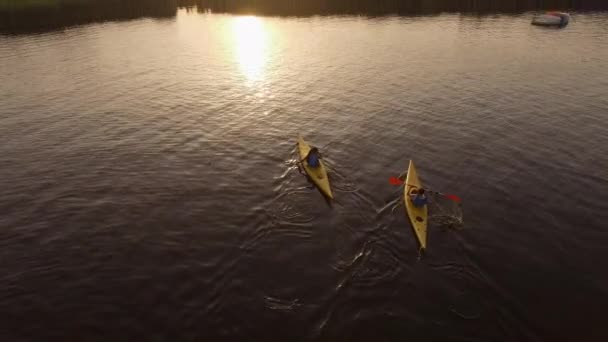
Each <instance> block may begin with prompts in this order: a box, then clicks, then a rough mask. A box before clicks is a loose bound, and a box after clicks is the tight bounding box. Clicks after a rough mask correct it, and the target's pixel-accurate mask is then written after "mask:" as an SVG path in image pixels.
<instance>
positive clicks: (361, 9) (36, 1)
mask: <svg viewBox="0 0 608 342" xmlns="http://www.w3.org/2000/svg"><path fill="white" fill-rule="evenodd" d="M178 8H194V9H195V10H197V11H199V12H205V13H206V12H211V13H229V14H250V15H270V16H301V17H307V16H314V15H366V16H384V15H432V14H439V13H444V12H450V13H478V14H489V13H525V12H530V11H541V10H564V11H601V10H608V1H604V0H576V1H574V0H544V1H537V0H521V1H517V2H515V1H513V0H475V1H469V0H0V33H4V34H13V33H16V34H19V33H29V32H44V31H51V30H58V29H62V28H65V27H70V26H75V25H83V24H88V23H94V22H106V21H120V20H131V19H136V18H144V17H147V18H171V17H174V16H175V15H176V13H177V9H178Z"/></svg>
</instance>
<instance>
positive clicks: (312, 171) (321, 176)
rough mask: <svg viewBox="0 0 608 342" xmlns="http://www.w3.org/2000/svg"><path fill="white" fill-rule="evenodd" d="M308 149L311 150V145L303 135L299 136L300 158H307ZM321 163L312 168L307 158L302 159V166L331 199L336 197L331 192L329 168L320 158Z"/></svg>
mask: <svg viewBox="0 0 608 342" xmlns="http://www.w3.org/2000/svg"><path fill="white" fill-rule="evenodd" d="M308 151H310V145H308V144H307V143H306V141H304V138H302V136H301V135H300V136H298V152H299V155H300V160H302V159H304V158H306V156H307V155H308ZM319 162H320V164H321V165H319V167H317V168H312V167H310V166H309V165H308V163H307V162H306V160H304V161H302V166H303V167H304V170H305V171H306V174H308V177H310V179H311V180H312V181H313V182H314V183H315V185H316V186H317V187H318V188H319V190H320V191H321V193H323V194H324V195H325V196H327V197H328V198H330V199H333V198H334V195H333V194H332V193H331V187H330V186H329V179H328V178H327V170H326V169H325V165H324V164H323V161H322V160H319Z"/></svg>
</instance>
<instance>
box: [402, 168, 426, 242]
mask: <svg viewBox="0 0 608 342" xmlns="http://www.w3.org/2000/svg"><path fill="white" fill-rule="evenodd" d="M419 188H422V182H420V178H418V172H417V171H416V167H415V166H414V162H413V161H411V160H410V166H409V167H408V169H407V178H406V179H405V186H404V189H403V194H404V196H403V197H404V201H405V211H406V212H407V216H408V217H409V219H410V222H411V223H412V227H413V228H414V233H416V237H417V238H418V242H419V243H420V248H422V249H426V224H427V218H428V208H427V206H426V205H425V206H424V207H422V208H416V207H415V206H414V203H413V202H412V198H411V196H410V195H411V194H412V193H414V194H415V193H416V192H417V191H418V189H419Z"/></svg>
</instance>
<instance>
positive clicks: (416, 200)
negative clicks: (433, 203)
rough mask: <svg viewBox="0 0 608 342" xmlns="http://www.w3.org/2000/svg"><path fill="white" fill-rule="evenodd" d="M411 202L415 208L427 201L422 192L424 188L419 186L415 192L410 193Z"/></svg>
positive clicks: (422, 205)
mask: <svg viewBox="0 0 608 342" xmlns="http://www.w3.org/2000/svg"><path fill="white" fill-rule="evenodd" d="M410 196H411V199H412V203H413V204H414V207H416V208H422V207H424V206H425V205H426V204H427V203H428V199H427V198H426V195H425V194H424V189H422V188H420V189H418V191H417V192H416V193H415V194H411V195H410Z"/></svg>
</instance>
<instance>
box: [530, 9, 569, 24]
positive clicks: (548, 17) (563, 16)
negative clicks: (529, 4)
mask: <svg viewBox="0 0 608 342" xmlns="http://www.w3.org/2000/svg"><path fill="white" fill-rule="evenodd" d="M568 22H570V14H568V13H562V12H547V13H545V14H540V15H537V16H535V17H534V18H533V19H532V25H539V26H558V27H564V26H566V25H568Z"/></svg>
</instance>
